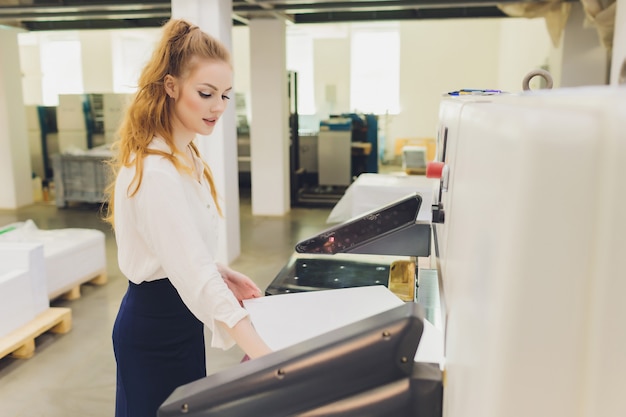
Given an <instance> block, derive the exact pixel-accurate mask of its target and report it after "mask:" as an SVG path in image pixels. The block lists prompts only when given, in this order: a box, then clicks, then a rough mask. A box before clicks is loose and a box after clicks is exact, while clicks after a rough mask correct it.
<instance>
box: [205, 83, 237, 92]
mask: <svg viewBox="0 0 626 417" xmlns="http://www.w3.org/2000/svg"><path fill="white" fill-rule="evenodd" d="M200 85H206V86H207V87H209V88H211V89H213V90H215V91H219V89H218V88H217V87H216V86H214V85H213V84H209V83H200ZM232 89H233V88H232V87H228V88H227V89H225V90H224V91H230V90H232Z"/></svg>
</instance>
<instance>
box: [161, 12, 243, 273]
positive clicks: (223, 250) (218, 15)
mask: <svg viewBox="0 0 626 417" xmlns="http://www.w3.org/2000/svg"><path fill="white" fill-rule="evenodd" d="M231 14H232V1H231V0H173V1H172V17H173V18H179V19H186V20H188V21H190V22H192V23H194V24H196V25H198V26H199V27H200V28H201V29H202V30H203V31H205V32H207V33H209V34H210V35H211V36H214V37H215V38H217V39H219V40H220V41H221V42H222V43H223V44H224V45H226V47H227V48H228V49H229V50H232V41H231V36H232V34H231V32H232V20H231ZM233 87H235V89H236V86H233ZM196 144H197V145H198V148H199V149H200V152H201V153H202V156H203V157H204V159H205V161H207V163H208V164H209V166H210V167H211V170H212V171H213V175H214V176H215V184H216V186H217V192H218V194H219V196H220V197H221V204H222V209H223V211H224V219H222V221H221V222H220V231H219V233H220V240H221V241H222V242H224V244H222V245H220V246H219V247H220V253H219V254H218V259H219V261H221V262H224V263H230V262H232V261H233V260H235V259H236V258H237V257H238V256H239V255H240V254H241V236H240V227H239V173H238V169H237V124H236V118H235V103H234V100H232V103H230V104H229V106H228V107H227V109H226V111H225V112H224V114H223V115H222V118H221V120H220V122H219V123H218V124H217V126H216V127H215V130H214V131H213V134H211V135H210V136H202V137H198V139H197V140H196Z"/></svg>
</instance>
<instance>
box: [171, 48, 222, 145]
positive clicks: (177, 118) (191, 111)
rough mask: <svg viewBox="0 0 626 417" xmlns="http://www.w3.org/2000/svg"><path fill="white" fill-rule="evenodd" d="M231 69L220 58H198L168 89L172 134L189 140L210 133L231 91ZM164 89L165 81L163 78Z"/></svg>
mask: <svg viewBox="0 0 626 417" xmlns="http://www.w3.org/2000/svg"><path fill="white" fill-rule="evenodd" d="M232 77H233V74H232V69H231V67H230V65H229V64H228V63H226V62H223V61H216V60H199V61H196V62H195V65H194V66H193V69H192V70H191V72H190V73H189V74H188V75H187V77H185V78H182V79H180V78H179V79H176V80H174V81H175V82H174V83H173V84H171V85H173V87H172V88H171V91H169V90H168V94H169V95H170V97H172V98H173V99H174V111H173V115H172V116H173V118H174V120H173V127H174V137H178V138H181V139H183V138H185V139H189V140H191V139H193V137H195V135H196V134H200V135H210V134H211V133H212V132H213V128H214V127H215V124H216V123H217V121H218V120H219V118H220V116H221V115H222V113H224V110H225V109H226V104H227V103H228V100H230V95H231V94H232ZM166 89H167V81H166Z"/></svg>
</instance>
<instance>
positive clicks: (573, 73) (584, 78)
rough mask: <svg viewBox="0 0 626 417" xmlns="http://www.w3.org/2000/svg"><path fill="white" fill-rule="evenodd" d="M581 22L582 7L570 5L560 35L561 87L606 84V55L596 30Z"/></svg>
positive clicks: (606, 52) (578, 4) (582, 15)
mask: <svg viewBox="0 0 626 417" xmlns="http://www.w3.org/2000/svg"><path fill="white" fill-rule="evenodd" d="M584 20H585V12H584V10H583V7H582V5H581V4H580V3H572V11H571V14H570V17H569V19H568V21H567V25H566V26H565V30H564V32H563V40H562V45H563V47H562V49H563V50H562V53H563V55H562V63H561V83H560V85H559V86H560V87H578V86H586V85H605V84H607V83H608V80H607V73H608V58H609V52H608V51H607V49H606V48H605V47H604V46H603V45H602V44H601V43H600V39H599V38H598V33H597V31H596V29H595V28H594V27H584Z"/></svg>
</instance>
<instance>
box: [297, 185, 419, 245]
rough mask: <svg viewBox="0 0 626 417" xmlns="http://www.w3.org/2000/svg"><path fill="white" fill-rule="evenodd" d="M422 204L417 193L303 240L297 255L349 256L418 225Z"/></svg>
mask: <svg viewBox="0 0 626 417" xmlns="http://www.w3.org/2000/svg"><path fill="white" fill-rule="evenodd" d="M421 204H422V198H421V196H420V195H419V194H417V193H416V194H412V195H410V196H409V197H405V198H403V199H402V200H399V201H397V202H395V203H392V204H390V205H388V206H385V207H383V208H381V209H378V210H375V211H371V212H369V213H367V214H364V215H362V216H360V217H357V218H356V219H354V220H349V221H347V222H345V223H342V224H340V225H338V226H335V227H332V228H330V229H328V230H326V231H324V232H322V233H320V234H319V235H317V236H314V237H313V238H310V239H307V240H304V241H302V242H300V243H298V244H297V245H296V252H298V253H328V254H334V253H342V252H346V251H348V250H349V249H351V248H353V247H356V246H359V245H363V244H365V243H368V242H370V241H372V240H374V239H376V238H377V237H379V236H383V235H385V234H387V233H389V232H392V231H393V230H396V229H398V228H401V227H404V226H406V225H409V224H413V223H415V222H416V220H417V214H418V212H419V209H420V206H421Z"/></svg>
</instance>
